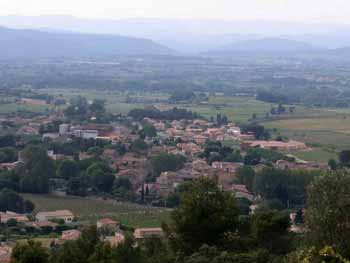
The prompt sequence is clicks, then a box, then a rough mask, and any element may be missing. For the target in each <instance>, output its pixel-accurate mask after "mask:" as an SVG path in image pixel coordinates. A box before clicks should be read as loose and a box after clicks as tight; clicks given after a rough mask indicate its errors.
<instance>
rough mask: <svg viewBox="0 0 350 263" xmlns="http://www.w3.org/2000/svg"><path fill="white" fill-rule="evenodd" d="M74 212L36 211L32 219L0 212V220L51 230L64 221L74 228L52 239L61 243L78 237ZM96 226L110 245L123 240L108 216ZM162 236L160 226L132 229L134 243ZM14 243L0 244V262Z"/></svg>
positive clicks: (3, 262)
mask: <svg viewBox="0 0 350 263" xmlns="http://www.w3.org/2000/svg"><path fill="white" fill-rule="evenodd" d="M75 219H76V218H75V216H74V214H73V213H72V212H71V211H69V210H57V211H46V212H44V211H43V212H38V213H37V214H36V216H35V219H34V221H32V220H30V219H29V218H28V216H27V215H24V214H17V213H14V212H10V211H7V212H0V222H1V223H2V224H6V223H8V222H9V221H10V220H16V222H17V223H18V224H19V225H22V226H27V227H34V228H37V229H40V228H47V227H50V228H51V229H52V230H55V228H56V227H57V226H58V225H59V224H60V223H65V224H66V225H68V226H74V227H75V228H73V229H69V230H65V231H62V233H61V235H60V236H59V237H58V238H56V239H54V240H53V242H54V243H55V244H57V245H61V244H63V243H64V242H67V241H75V240H77V239H79V238H80V236H81V234H82V229H80V228H79V227H81V228H83V226H81V225H74V224H73V222H74V221H75ZM96 228H97V230H98V231H99V233H100V234H101V241H103V242H106V243H109V244H110V245H111V246H118V245H120V244H122V243H123V242H124V241H125V234H124V233H123V231H122V230H121V229H120V223H119V222H118V221H115V220H113V219H110V218H102V219H99V220H98V221H97V222H96ZM163 236H164V233H163V230H162V229H161V228H136V229H135V230H134V234H133V237H134V240H135V242H136V245H137V244H138V243H139V242H143V241H144V240H146V239H149V238H162V237H163ZM14 245H15V243H13V242H8V243H3V244H2V245H1V246H0V263H8V262H10V259H11V253H12V249H13V247H14Z"/></svg>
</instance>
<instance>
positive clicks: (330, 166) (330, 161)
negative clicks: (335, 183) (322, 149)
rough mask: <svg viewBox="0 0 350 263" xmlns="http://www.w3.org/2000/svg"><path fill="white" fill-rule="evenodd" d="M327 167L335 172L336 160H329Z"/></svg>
mask: <svg viewBox="0 0 350 263" xmlns="http://www.w3.org/2000/svg"><path fill="white" fill-rule="evenodd" d="M328 166H329V168H330V169H331V170H332V171H335V170H337V166H338V165H337V162H336V160H334V159H329V161H328Z"/></svg>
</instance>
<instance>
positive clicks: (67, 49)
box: [0, 27, 174, 59]
mask: <svg viewBox="0 0 350 263" xmlns="http://www.w3.org/2000/svg"><path fill="white" fill-rule="evenodd" d="M0 43H1V48H0V59H33V58H61V57H105V56H114V55H170V54H173V53H174V51H172V50H171V49H169V48H167V47H165V46H162V45H160V44H157V43H155V42H153V41H151V40H148V39H143V38H133V37H124V36H116V35H95V34H80V33H70V32H69V33H66V32H46V31H40V30H23V29H9V28H4V27H0Z"/></svg>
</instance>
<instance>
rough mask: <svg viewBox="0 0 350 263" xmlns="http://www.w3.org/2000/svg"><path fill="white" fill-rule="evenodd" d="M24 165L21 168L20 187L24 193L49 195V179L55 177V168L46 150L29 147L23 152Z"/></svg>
mask: <svg viewBox="0 0 350 263" xmlns="http://www.w3.org/2000/svg"><path fill="white" fill-rule="evenodd" d="M22 158H23V161H24V163H23V165H22V166H20V168H19V174H20V176H21V179H20V187H21V190H22V191H23V192H29V193H47V192H48V191H49V178H52V177H54V175H55V167H54V163H53V161H52V160H51V159H50V158H49V157H48V155H47V152H46V151H45V149H43V148H41V147H39V146H28V147H27V148H25V149H24V151H23V152H22Z"/></svg>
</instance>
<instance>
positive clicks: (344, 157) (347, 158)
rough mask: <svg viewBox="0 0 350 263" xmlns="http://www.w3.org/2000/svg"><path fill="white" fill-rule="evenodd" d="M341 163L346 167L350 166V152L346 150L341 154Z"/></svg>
mask: <svg viewBox="0 0 350 263" xmlns="http://www.w3.org/2000/svg"><path fill="white" fill-rule="evenodd" d="M339 162H340V164H342V165H344V166H349V165H350V150H344V151H341V152H340V153H339Z"/></svg>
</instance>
